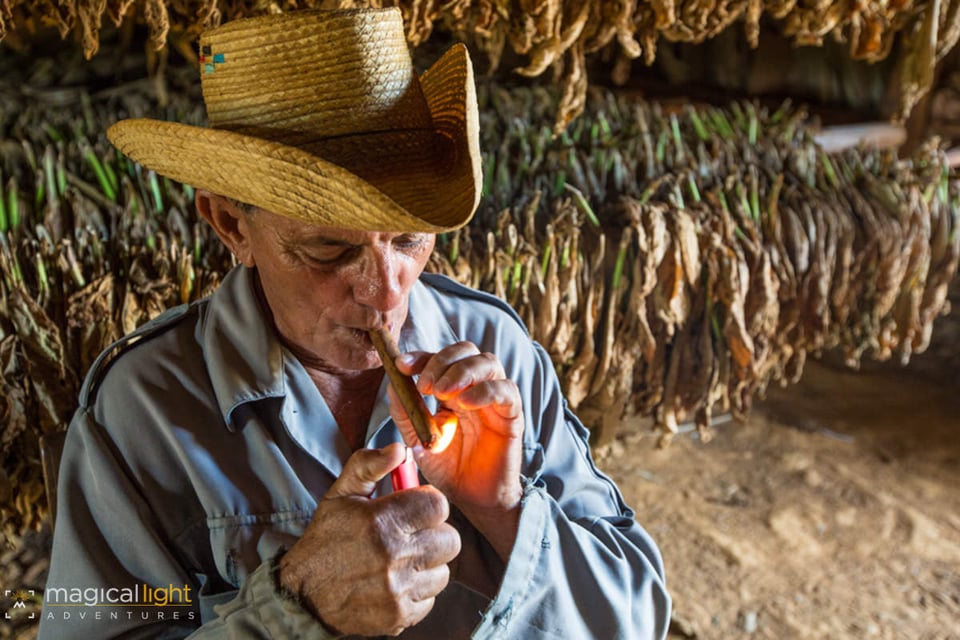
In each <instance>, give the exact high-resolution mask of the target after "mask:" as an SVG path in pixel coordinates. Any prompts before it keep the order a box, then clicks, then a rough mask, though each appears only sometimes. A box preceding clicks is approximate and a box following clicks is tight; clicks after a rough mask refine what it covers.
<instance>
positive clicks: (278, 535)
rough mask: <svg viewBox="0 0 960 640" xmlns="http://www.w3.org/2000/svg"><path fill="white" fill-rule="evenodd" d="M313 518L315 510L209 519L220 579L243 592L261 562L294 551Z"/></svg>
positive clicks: (212, 546) (213, 550) (211, 544)
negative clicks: (243, 586) (290, 550)
mask: <svg viewBox="0 0 960 640" xmlns="http://www.w3.org/2000/svg"><path fill="white" fill-rule="evenodd" d="M312 517H313V512H312V511H300V510H297V511H278V512H274V513H258V514H242V515H230V516H220V517H215V518H208V519H207V527H208V530H209V531H210V550H211V552H212V555H213V559H214V562H215V564H216V568H217V572H218V573H219V574H220V577H221V578H222V579H223V581H224V582H226V583H228V584H231V585H233V586H234V587H235V588H237V589H239V588H240V585H242V584H243V582H244V581H245V580H246V579H247V577H248V576H249V575H250V574H251V573H253V572H254V571H256V569H257V567H259V566H260V564H261V563H263V562H264V561H265V560H269V559H270V558H272V557H274V556H275V555H276V554H277V553H278V552H279V551H280V549H281V548H290V547H291V546H292V545H293V544H294V543H295V542H296V541H297V540H298V539H299V538H300V536H302V535H303V531H304V529H305V528H306V526H307V524H308V523H309V522H310V519H311V518H312ZM211 595H212V594H211Z"/></svg>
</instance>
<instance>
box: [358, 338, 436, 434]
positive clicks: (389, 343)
mask: <svg viewBox="0 0 960 640" xmlns="http://www.w3.org/2000/svg"><path fill="white" fill-rule="evenodd" d="M369 334H370V341H371V342H373V346H374V347H376V348H377V353H379V354H380V360H382V361H383V368H384V369H386V371H387V377H388V378H390V384H392V385H393V390H394V391H396V392H397V396H398V397H399V398H400V404H401V405H403V409H404V411H406V412H407V415H408V416H410V422H412V423H413V428H414V430H415V431H416V432H417V437H418V438H420V442H421V443H423V446H424V447H426V448H427V449H429V448H430V447H432V446H433V443H434V440H435V439H436V436H435V435H434V428H433V415H431V413H430V410H429V409H427V405H426V403H425V402H424V401H423V396H422V395H420V392H419V391H417V384H416V383H415V382H414V381H413V378H411V377H410V376H408V375H404V374H403V373H401V371H400V369H397V362H396V360H397V356H399V355H400V349H398V348H397V343H396V342H394V341H393V338H392V337H391V336H390V334H389V333H387V330H386V329H372V330H370V331H369Z"/></svg>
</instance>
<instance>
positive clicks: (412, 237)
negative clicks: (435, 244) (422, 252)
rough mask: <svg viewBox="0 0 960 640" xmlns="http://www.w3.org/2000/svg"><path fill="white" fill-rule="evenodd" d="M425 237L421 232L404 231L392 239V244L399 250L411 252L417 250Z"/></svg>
mask: <svg viewBox="0 0 960 640" xmlns="http://www.w3.org/2000/svg"><path fill="white" fill-rule="evenodd" d="M426 241H427V239H426V236H424V235H423V234H412V233H405V234H403V235H400V236H397V237H396V238H394V239H393V246H394V247H396V248H397V249H399V250H401V251H406V252H408V253H413V252H416V251H417V250H419V249H420V248H421V247H422V246H423V245H424V244H425V243H426Z"/></svg>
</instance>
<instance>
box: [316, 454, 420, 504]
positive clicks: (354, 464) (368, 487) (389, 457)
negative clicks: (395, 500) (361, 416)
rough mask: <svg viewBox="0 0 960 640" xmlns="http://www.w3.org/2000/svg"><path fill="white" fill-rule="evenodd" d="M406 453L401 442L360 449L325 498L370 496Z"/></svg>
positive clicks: (398, 464)
mask: <svg viewBox="0 0 960 640" xmlns="http://www.w3.org/2000/svg"><path fill="white" fill-rule="evenodd" d="M405 455H406V454H405V452H404V446H403V445H402V444H400V443H399V442H395V443H393V444H390V445H387V446H386V447H384V448H383V449H360V450H358V451H356V452H354V454H353V455H352V456H350V459H349V460H347V464H346V465H344V467H343V472H342V473H341V474H340V477H339V478H337V481H336V482H334V483H333V485H332V486H331V487H330V489H329V490H328V491H327V494H326V496H324V499H326V498H343V497H345V496H363V497H366V496H369V495H370V494H371V493H373V490H374V489H376V488H377V483H378V482H379V481H380V480H381V479H383V478H384V477H385V476H386V475H387V474H388V473H390V472H391V471H393V470H394V469H396V468H397V467H398V466H400V463H401V462H403V459H404V456H405Z"/></svg>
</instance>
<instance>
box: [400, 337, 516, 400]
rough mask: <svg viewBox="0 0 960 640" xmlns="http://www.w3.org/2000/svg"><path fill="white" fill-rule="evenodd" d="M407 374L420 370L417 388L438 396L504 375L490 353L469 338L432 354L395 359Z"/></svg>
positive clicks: (454, 392) (414, 353) (415, 354)
mask: <svg viewBox="0 0 960 640" xmlns="http://www.w3.org/2000/svg"><path fill="white" fill-rule="evenodd" d="M398 366H399V367H400V369H401V370H402V371H404V373H407V374H408V375H415V374H419V376H420V377H419V379H418V380H417V389H418V390H419V391H420V393H422V394H424V395H435V396H437V398H438V399H440V400H446V399H448V398H449V397H452V396H453V395H455V394H457V393H459V392H461V391H463V390H464V389H467V388H469V387H471V386H473V385H476V384H478V383H480V382H483V381H486V380H498V379H503V378H505V377H506V374H505V372H504V370H503V366H502V365H501V364H500V361H499V360H498V359H497V357H496V356H494V355H493V354H492V353H481V352H480V350H479V349H478V348H477V346H476V345H475V344H473V343H472V342H458V343H456V344H452V345H450V346H448V347H445V348H444V349H442V350H441V351H439V352H438V353H435V354H429V353H424V352H413V353H409V354H406V355H405V356H402V357H401V358H399V359H398Z"/></svg>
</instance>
